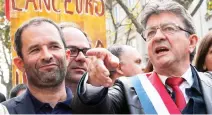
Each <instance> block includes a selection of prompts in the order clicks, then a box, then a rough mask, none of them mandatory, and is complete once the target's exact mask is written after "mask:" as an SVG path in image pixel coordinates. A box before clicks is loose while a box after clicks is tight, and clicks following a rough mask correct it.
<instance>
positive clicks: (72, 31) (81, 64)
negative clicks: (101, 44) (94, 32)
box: [59, 22, 91, 93]
mask: <svg viewBox="0 0 212 115" xmlns="http://www.w3.org/2000/svg"><path fill="white" fill-rule="evenodd" d="M59 26H60V28H61V29H62V32H63V34H64V39H65V43H66V48H67V49H69V50H70V60H69V64H68V68H67V74H66V78H65V79H66V80H65V84H66V86H67V87H69V88H71V91H72V92H73V93H75V92H76V88H77V84H78V82H79V80H80V79H81V77H82V75H83V74H84V73H85V72H86V71H87V63H88V62H87V61H88V59H87V58H86V52H87V51H88V50H89V49H90V48H91V44H90V40H89V39H88V37H87V34H86V33H85V32H84V31H82V30H81V29H80V27H79V26H78V25H77V24H75V23H69V22H63V23H61V24H59Z"/></svg>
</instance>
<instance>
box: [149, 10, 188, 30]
mask: <svg viewBox="0 0 212 115" xmlns="http://www.w3.org/2000/svg"><path fill="white" fill-rule="evenodd" d="M164 23H175V24H177V25H180V26H183V27H184V24H183V21H182V18H181V17H179V16H177V15H176V14H174V13H172V12H161V13H154V14H151V15H150V16H149V17H148V19H147V21H146V26H145V29H146V28H149V27H154V26H159V25H161V24H164Z"/></svg>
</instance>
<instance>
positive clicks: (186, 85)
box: [158, 67, 194, 103]
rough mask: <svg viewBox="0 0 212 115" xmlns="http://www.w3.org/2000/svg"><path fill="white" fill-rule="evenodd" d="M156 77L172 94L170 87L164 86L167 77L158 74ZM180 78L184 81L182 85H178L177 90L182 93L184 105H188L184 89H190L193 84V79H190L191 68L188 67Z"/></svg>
mask: <svg viewBox="0 0 212 115" xmlns="http://www.w3.org/2000/svg"><path fill="white" fill-rule="evenodd" d="M158 76H159V78H160V80H161V81H162V83H163V84H164V85H165V86H166V87H167V88H168V90H169V91H170V92H171V93H172V92H173V90H172V88H171V87H170V86H168V85H166V79H167V78H168V77H167V76H163V75H160V74H158ZM181 77H182V78H184V79H185V81H183V83H181V84H180V86H179V88H180V90H181V91H182V93H183V96H184V98H185V100H186V103H188V101H189V98H188V96H187V95H186V93H185V89H186V88H191V86H192V84H193V82H194V79H193V77H192V72H191V67H189V68H188V69H187V71H186V72H185V73H184V74H183V75H182V76H181Z"/></svg>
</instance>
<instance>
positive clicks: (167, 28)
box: [142, 23, 192, 41]
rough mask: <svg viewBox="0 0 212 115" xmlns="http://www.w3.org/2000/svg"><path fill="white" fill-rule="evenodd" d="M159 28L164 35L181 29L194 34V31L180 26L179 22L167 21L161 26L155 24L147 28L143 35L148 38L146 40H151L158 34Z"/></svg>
mask: <svg viewBox="0 0 212 115" xmlns="http://www.w3.org/2000/svg"><path fill="white" fill-rule="evenodd" d="M158 29H160V31H161V32H162V33H163V34H164V35H171V34H174V33H176V32H178V31H180V30H182V31H185V32H187V33H189V34H192V32H190V31H188V30H185V29H184V28H182V27H180V26H178V25H177V24H174V23H165V24H160V25H159V26H153V27H150V28H147V29H146V30H144V31H143V32H142V36H143V37H144V38H145V39H146V41H149V40H151V39H152V38H153V37H154V36H155V35H156V33H157V30H158Z"/></svg>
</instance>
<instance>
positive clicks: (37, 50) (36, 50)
mask: <svg viewBox="0 0 212 115" xmlns="http://www.w3.org/2000/svg"><path fill="white" fill-rule="evenodd" d="M39 51H40V49H39V48H34V49H32V50H30V52H29V53H30V54H32V53H36V52H39Z"/></svg>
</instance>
